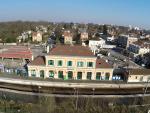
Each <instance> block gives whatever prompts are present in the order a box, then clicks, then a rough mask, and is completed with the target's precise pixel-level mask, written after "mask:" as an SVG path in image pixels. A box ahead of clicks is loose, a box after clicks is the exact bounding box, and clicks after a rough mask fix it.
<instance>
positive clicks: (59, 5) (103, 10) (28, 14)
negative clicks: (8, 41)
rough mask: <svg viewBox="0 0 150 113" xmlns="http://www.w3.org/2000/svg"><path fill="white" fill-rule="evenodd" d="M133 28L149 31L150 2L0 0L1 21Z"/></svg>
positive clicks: (123, 0)
mask: <svg viewBox="0 0 150 113" xmlns="http://www.w3.org/2000/svg"><path fill="white" fill-rule="evenodd" d="M15 20H23V21H26V20H29V21H40V20H44V21H51V22H79V23H98V24H115V25H125V26H128V25H132V26H138V27H141V28H146V29H150V0H0V21H15Z"/></svg>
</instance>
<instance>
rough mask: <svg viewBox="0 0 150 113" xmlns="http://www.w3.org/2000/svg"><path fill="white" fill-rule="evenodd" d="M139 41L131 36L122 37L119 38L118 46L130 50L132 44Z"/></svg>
mask: <svg viewBox="0 0 150 113" xmlns="http://www.w3.org/2000/svg"><path fill="white" fill-rule="evenodd" d="M136 41H138V38H136V37H131V36H129V35H120V36H119V37H118V46H119V47H122V48H128V47H129V45H130V44H132V43H133V42H136Z"/></svg>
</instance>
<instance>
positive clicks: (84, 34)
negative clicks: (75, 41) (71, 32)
mask: <svg viewBox="0 0 150 113" xmlns="http://www.w3.org/2000/svg"><path fill="white" fill-rule="evenodd" d="M80 39H81V41H86V40H88V33H87V32H81V34H80Z"/></svg>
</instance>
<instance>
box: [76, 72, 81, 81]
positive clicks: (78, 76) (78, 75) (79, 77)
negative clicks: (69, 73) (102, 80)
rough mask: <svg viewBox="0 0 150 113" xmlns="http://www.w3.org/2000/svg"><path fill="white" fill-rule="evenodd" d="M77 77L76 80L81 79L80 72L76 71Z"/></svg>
mask: <svg viewBox="0 0 150 113" xmlns="http://www.w3.org/2000/svg"><path fill="white" fill-rule="evenodd" d="M77 79H78V80H81V79H82V72H78V73H77Z"/></svg>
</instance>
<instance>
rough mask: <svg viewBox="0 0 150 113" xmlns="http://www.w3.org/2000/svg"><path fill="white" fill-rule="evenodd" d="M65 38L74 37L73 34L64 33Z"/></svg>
mask: <svg viewBox="0 0 150 113" xmlns="http://www.w3.org/2000/svg"><path fill="white" fill-rule="evenodd" d="M63 36H64V37H66V36H67V37H72V36H73V34H72V33H71V32H70V31H64V33H63Z"/></svg>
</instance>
